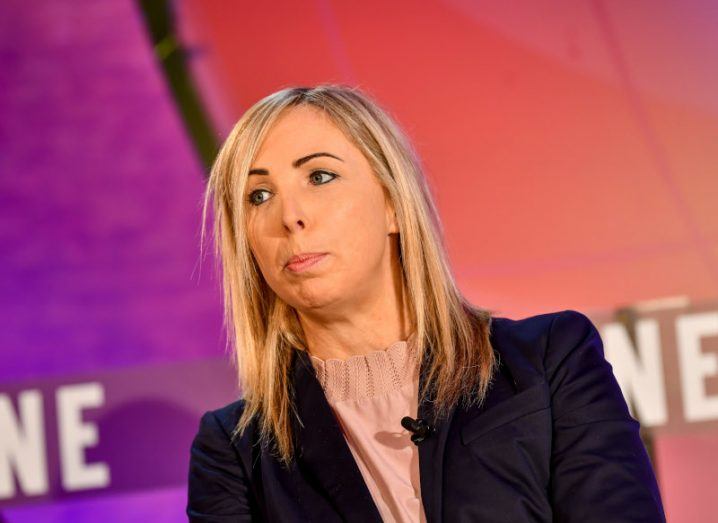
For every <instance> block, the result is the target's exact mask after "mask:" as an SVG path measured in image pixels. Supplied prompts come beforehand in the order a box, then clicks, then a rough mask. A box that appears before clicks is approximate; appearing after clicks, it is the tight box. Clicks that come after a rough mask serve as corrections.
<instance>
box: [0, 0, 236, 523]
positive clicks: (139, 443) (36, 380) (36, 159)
mask: <svg viewBox="0 0 718 523" xmlns="http://www.w3.org/2000/svg"><path fill="white" fill-rule="evenodd" d="M0 67H2V75H0V114H2V118H0V286H1V287H0V300H1V302H0V314H2V318H3V320H4V321H3V328H2V329H0V347H2V351H3V360H2V361H3V364H2V366H0V394H2V395H5V396H6V397H9V398H10V399H11V400H12V401H13V402H14V404H15V405H17V404H16V399H17V394H18V392H19V391H21V390H26V389H30V388H38V389H40V390H41V391H42V393H43V399H44V405H45V410H44V412H45V430H46V440H47V441H48V469H49V473H50V478H51V479H50V492H49V493H48V494H47V496H41V497H30V498H25V497H22V493H21V492H20V491H18V493H17V494H18V495H17V496H16V497H14V498H13V499H10V500H0V521H2V520H3V518H4V520H5V521H9V522H13V523H14V522H26V521H27V522H30V521H32V522H42V521H68V522H69V521H72V522H82V521H100V520H101V521H104V522H112V521H185V520H186V517H185V516H184V509H185V502H186V492H185V490H186V473H187V462H188V458H189V452H188V451H189V444H190V441H191V437H192V435H193V434H194V432H195V431H196V428H197V425H198V421H199V417H200V415H201V413H202V412H203V411H204V410H206V409H209V408H216V407H217V406H219V405H221V404H224V403H227V402H229V401H232V400H233V399H234V397H235V396H236V391H235V388H234V386H233V377H232V375H231V371H230V369H229V367H228V366H227V365H226V359H225V355H224V337H223V335H222V329H221V309H220V304H221V302H220V297H219V294H218V292H219V291H218V286H217V278H216V276H215V275H214V274H213V271H214V268H213V260H212V258H211V248H208V254H207V256H206V258H205V260H203V261H202V266H201V271H200V259H199V233H200V225H201V220H200V217H201V214H200V213H201V197H202V190H203V188H204V183H203V176H202V174H203V173H202V166H201V163H200V162H199V160H198V158H197V156H196V155H195V153H194V151H193V148H192V145H191V143H190V142H189V140H188V137H187V135H186V133H185V131H184V129H183V126H182V122H181V120H180V117H179V115H178V112H177V110H176V109H175V106H174V102H173V101H172V99H171V96H170V91H169V89H168V87H167V86H166V85H165V82H164V79H163V76H162V72H161V69H160V68H159V67H158V64H157V63H156V60H155V58H154V54H153V52H152V48H151V43H150V41H149V40H148V37H147V35H146V30H145V27H144V25H143V20H142V17H141V14H140V12H139V11H138V9H137V7H136V4H135V2H129V1H124V2H107V1H88V0H85V1H72V2H70V1H66V0H59V1H58V0H54V1H33V2H26V1H21V0H11V1H7V0H6V1H4V2H3V3H2V4H1V5H0ZM208 246H209V247H211V244H208ZM200 276H201V277H200ZM85 381H99V382H101V383H102V384H103V386H104V389H105V404H104V406H103V407H102V408H98V409H91V410H87V411H85V412H84V413H83V416H84V418H83V419H84V420H85V421H88V422H90V421H92V422H96V423H97V426H98V428H99V434H100V436H99V438H100V443H99V444H98V446H97V447H94V448H88V449H87V450H86V454H85V457H86V461H87V462H94V461H104V462H106V463H108V465H109V466H110V469H111V476H112V482H111V484H110V486H109V487H107V488H106V489H103V490H102V491H101V492H98V491H97V490H94V491H87V492H73V493H67V492H64V491H63V490H62V488H61V486H60V484H59V480H58V477H57V474H58V473H57V441H56V430H57V428H56V426H53V424H54V423H55V418H54V416H55V413H54V410H53V405H54V391H55V389H56V387H57V386H60V385H64V384H68V383H76V382H85ZM198 391H201V394H198ZM0 437H2V427H0ZM152 450H154V454H153V453H151V452H149V451H152Z"/></svg>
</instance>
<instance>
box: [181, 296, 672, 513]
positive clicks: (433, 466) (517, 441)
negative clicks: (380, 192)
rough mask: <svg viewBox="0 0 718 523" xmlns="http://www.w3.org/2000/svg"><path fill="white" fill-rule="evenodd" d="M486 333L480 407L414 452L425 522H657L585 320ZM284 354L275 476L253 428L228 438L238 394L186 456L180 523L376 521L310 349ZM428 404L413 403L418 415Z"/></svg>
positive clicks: (554, 318) (503, 321)
mask: <svg viewBox="0 0 718 523" xmlns="http://www.w3.org/2000/svg"><path fill="white" fill-rule="evenodd" d="M490 334H491V342H492V344H493V347H494V350H495V351H496V352H497V354H498V356H499V360H500V366H499V370H498V372H497V373H496V375H495V379H494V382H493V383H492V386H491V388H490V389H489V392H488V395H487V397H486V400H485V402H484V403H483V405H482V406H481V407H476V406H475V407H473V408H471V409H468V410H465V409H463V408H462V407H461V405H459V406H458V407H455V408H454V409H453V410H452V411H451V414H450V415H449V416H448V417H447V418H445V419H444V420H442V421H441V422H440V423H438V424H437V426H436V432H435V433H434V434H432V435H430V436H429V437H427V438H426V439H425V440H423V441H421V442H420V443H419V444H418V446H419V470H420V477H421V499H422V503H423V506H424V511H425V513H426V516H427V519H428V521H429V522H432V523H433V522H439V521H446V522H452V523H453V522H474V521H486V522H504V521H505V522H511V523H518V522H523V521H527V522H528V521H531V522H550V521H567V522H568V521H577V522H579V521H580V522H582V523H589V522H594V521H595V522H600V523H606V522H628V521H632V522H638V521H642V522H660V521H665V515H664V512H663V506H662V502H661V497H660V493H659V490H658V485H657V483H656V478H655V476H654V472H653V469H652V467H651V462H650V460H649V457H648V454H647V453H646V450H645V447H644V445H643V443H642V441H641V439H640V437H639V428H640V426H639V423H638V421H636V420H635V419H634V418H633V417H632V416H631V415H630V413H629V411H628V408H627V406H626V402H625V400H624V398H623V396H622V394H621V390H620V389H619V386H618V383H617V381H616V379H615V377H614V374H613V370H612V367H611V365H610V364H609V363H608V362H607V361H606V359H605V358H604V352H603V344H602V341H601V337H600V335H599V333H598V330H597V329H596V327H595V326H594V325H593V323H592V322H591V321H590V320H589V319H588V317H586V316H585V315H584V314H582V313H580V312H577V311H574V310H564V311H561V312H553V313H546V314H540V315H536V316H531V317H528V318H524V319H521V320H512V319H508V318H502V317H493V319H492V326H491V331H490ZM295 354H296V355H295V357H294V358H293V363H292V374H291V377H292V380H293V385H294V387H295V390H296V408H297V414H298V416H299V417H300V418H301V420H302V422H303V426H302V425H299V424H298V423H297V422H296V421H294V422H293V424H294V430H295V431H297V432H296V434H297V437H298V442H299V448H298V455H297V458H296V460H295V461H293V462H292V465H291V466H290V467H289V468H288V469H287V468H286V467H283V466H282V465H281V464H280V463H279V462H278V461H277V460H276V459H275V458H273V457H272V456H271V454H270V453H269V451H268V450H267V451H265V450H262V449H260V448H259V446H258V445H254V443H256V441H257V438H256V434H257V433H256V427H255V425H254V424H251V425H250V427H249V428H248V430H247V431H246V432H245V433H244V434H243V435H242V437H240V438H238V439H237V440H236V441H235V442H234V443H230V439H229V434H230V433H231V431H232V429H233V427H234V426H235V424H236V423H237V420H238V419H239V416H240V414H241V412H242V408H243V400H239V401H235V402H233V403H230V404H228V405H226V406H225V407H223V408H220V409H217V410H212V411H208V412H206V413H205V414H204V415H203V416H202V418H201V421H200V423H199V430H198V432H197V434H196V436H195V438H194V441H193V442H192V447H191V451H190V464H189V486H188V503H187V515H188V516H189V520H190V521H193V522H200V521H201V522H210V521H211V522H230V521H281V522H287V523H288V522H295V521H297V522H299V521H302V522H304V521H318V522H322V523H329V522H334V521H356V522H362V523H366V522H374V521H381V517H380V514H379V512H378V510H377V508H376V505H375V504H374V502H373V500H372V497H371V494H370V492H369V490H368V488H367V486H366V483H365V482H364V479H363V477H362V475H361V472H360V470H359V468H358V467H357V464H356V462H355V461H354V457H353V455H352V454H351V451H350V449H349V447H348V445H347V443H346V440H345V439H344V436H343V434H342V431H341V428H340V426H339V424H338V421H337V419H336V417H335V415H334V413H333V411H332V410H331V407H330V405H329V403H328V402H327V401H326V398H325V396H324V392H323V390H322V388H321V385H320V383H319V381H318V380H317V378H316V375H315V373H314V367H313V366H312V364H311V361H310V360H309V357H308V355H307V354H306V353H305V352H303V351H299V350H297V351H295ZM425 368H426V366H425V364H424V363H422V365H421V369H422V370H421V372H420V384H423V383H424V371H425ZM421 386H423V385H421ZM431 409H432V404H431V402H428V401H425V402H423V403H422V404H420V405H419V416H420V417H423V418H425V419H430V418H431V416H430V414H431V412H432V411H431ZM396 427H397V431H400V430H402V427H401V424H400V420H398V419H397V420H396Z"/></svg>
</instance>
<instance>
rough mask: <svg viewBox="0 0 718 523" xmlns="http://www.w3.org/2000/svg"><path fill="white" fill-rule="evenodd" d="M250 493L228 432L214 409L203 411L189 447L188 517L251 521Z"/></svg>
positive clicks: (190, 518)
mask: <svg viewBox="0 0 718 523" xmlns="http://www.w3.org/2000/svg"><path fill="white" fill-rule="evenodd" d="M250 495H251V493H250V483H249V480H248V478H247V476H246V474H245V472H244V469H243V466H242V464H241V463H240V461H239V456H238V455H237V452H236V451H235V450H234V448H233V447H232V445H231V444H230V438H229V434H228V433H227V432H226V431H225V430H224V429H223V428H222V425H221V424H220V422H219V420H218V419H217V416H216V415H215V414H214V413H213V412H211V411H209V412H205V414H204V415H203V416H202V419H201V420H200V423H199V430H198V431H197V434H196V435H195V437H194V440H193V441H192V447H191V449H190V463H189V483H188V496H187V516H188V517H189V521H190V522H191V523H192V522H197V523H199V522H202V523H209V522H212V523H215V522H216V523H219V522H223V523H227V522H230V521H231V522H241V521H252V511H251V507H250ZM255 521H256V520H255Z"/></svg>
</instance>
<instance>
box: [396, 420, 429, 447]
mask: <svg viewBox="0 0 718 523" xmlns="http://www.w3.org/2000/svg"><path fill="white" fill-rule="evenodd" d="M401 426H402V427H404V428H405V429H406V430H408V431H409V432H411V433H412V435H411V441H413V442H414V445H417V446H418V445H419V443H421V442H422V441H424V439H426V438H427V437H428V436H430V435H431V434H433V433H434V428H433V427H432V426H431V425H429V424H428V423H427V422H426V421H424V420H423V419H421V418H417V419H414V418H410V417H409V416H404V417H403V418H401Z"/></svg>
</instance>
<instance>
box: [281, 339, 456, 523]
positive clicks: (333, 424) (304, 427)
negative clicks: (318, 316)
mask: <svg viewBox="0 0 718 523" xmlns="http://www.w3.org/2000/svg"><path fill="white" fill-rule="evenodd" d="M294 353H295V355H294V356H295V357H294V358H293V361H292V385H293V387H294V405H295V407H296V414H297V417H298V419H297V418H295V417H292V421H293V425H294V426H293V429H294V433H295V435H296V438H297V443H298V446H297V451H298V452H297V461H298V463H299V464H300V466H301V467H303V468H304V470H305V473H309V474H310V475H311V476H313V478H314V479H315V480H316V482H317V483H318V484H319V486H320V488H321V489H322V490H323V491H324V493H325V495H326V496H327V497H328V499H329V500H330V502H331V503H332V504H333V505H334V508H335V510H336V511H337V512H338V513H339V514H340V515H341V516H342V518H343V519H344V520H345V521H362V522H372V521H376V522H378V523H379V522H381V521H382V519H381V515H380V512H379V510H378V509H377V507H376V504H375V503H374V500H373V498H372V496H371V493H370V491H369V488H368V487H367V485H366V483H365V481H364V478H363V476H362V474H361V471H360V470H359V467H358V466H357V464H356V461H355V460H354V456H353V454H352V452H351V450H350V449H349V445H348V444H347V442H346V440H345V438H344V434H343V433H342V429H341V426H340V425H339V422H338V420H337V418H336V416H335V414H334V411H333V410H332V408H331V406H330V405H329V403H328V402H327V400H326V396H325V395H324V391H323V390H322V387H321V384H320V383H319V380H318V379H317V377H316V372H315V369H314V366H313V365H312V362H311V359H310V356H309V354H308V353H307V352H305V351H303V350H298V349H294ZM427 366H428V365H427V357H426V355H425V357H424V360H423V361H422V363H421V367H420V374H419V390H420V391H421V390H423V387H424V383H425V378H426V371H427ZM454 411H455V408H454V409H451V411H450V413H449V416H448V417H447V418H445V419H443V420H440V421H439V422H437V424H436V425H435V432H434V433H433V434H432V435H431V436H429V437H427V438H426V439H424V440H423V441H422V442H420V443H419V473H420V483H421V499H422V503H423V506H424V512H425V514H426V518H427V521H428V522H438V521H441V518H440V515H441V512H442V511H441V501H442V495H443V494H442V491H441V485H442V484H443V481H442V473H443V459H444V449H445V447H446V439H447V435H448V432H449V431H448V429H449V424H450V423H451V419H452V418H453V414H454ZM418 413H419V414H418V415H419V417H420V418H424V419H426V420H427V421H429V420H431V419H432V415H433V404H432V403H431V401H430V400H424V401H422V402H421V403H419V409H418ZM396 424H397V428H399V427H401V425H400V420H396Z"/></svg>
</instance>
